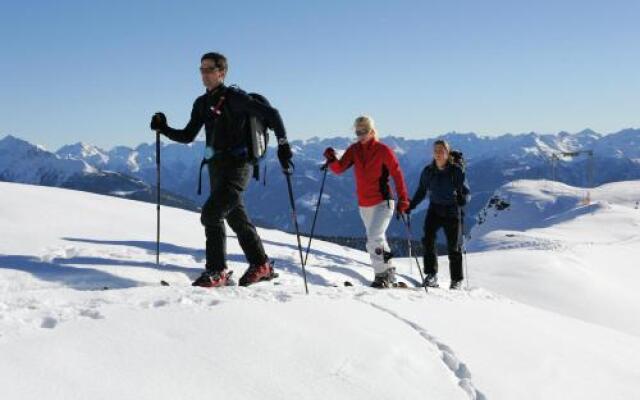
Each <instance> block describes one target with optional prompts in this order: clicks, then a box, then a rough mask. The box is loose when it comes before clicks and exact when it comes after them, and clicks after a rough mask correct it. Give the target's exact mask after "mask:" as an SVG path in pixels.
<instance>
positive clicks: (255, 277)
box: [240, 261, 278, 286]
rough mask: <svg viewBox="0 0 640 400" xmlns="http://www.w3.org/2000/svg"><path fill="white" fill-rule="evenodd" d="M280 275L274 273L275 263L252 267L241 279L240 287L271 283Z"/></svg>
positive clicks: (268, 262)
mask: <svg viewBox="0 0 640 400" xmlns="http://www.w3.org/2000/svg"><path fill="white" fill-rule="evenodd" d="M277 277H278V274H276V273H275V272H274V271H273V262H272V261H267V262H265V263H264V264H261V265H251V266H249V268H248V269H247V270H246V271H245V273H244V275H242V277H241V278H240V286H249V285H251V284H254V283H257V282H262V281H270V280H272V279H273V278H277Z"/></svg>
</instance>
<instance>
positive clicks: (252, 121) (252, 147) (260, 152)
mask: <svg viewBox="0 0 640 400" xmlns="http://www.w3.org/2000/svg"><path fill="white" fill-rule="evenodd" d="M249 97H251V98H252V99H253V100H255V101H258V102H260V103H262V104H264V105H267V106H271V104H270V103H269V100H267V99H266V97H264V96H263V95H261V94H258V93H249ZM269 129H271V127H270V126H269V125H268V124H267V121H265V120H264V119H262V118H260V117H259V116H257V115H251V114H249V116H248V117H247V121H246V127H245V132H246V135H247V138H246V139H247V140H246V142H247V156H248V158H249V162H250V163H251V164H253V177H254V179H255V180H257V181H259V180H260V162H261V161H262V160H264V159H265V157H266V156H267V150H268V148H269ZM266 175H267V165H266V164H265V166H264V184H265V185H266V184H267V178H266Z"/></svg>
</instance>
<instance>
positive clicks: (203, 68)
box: [200, 67, 219, 74]
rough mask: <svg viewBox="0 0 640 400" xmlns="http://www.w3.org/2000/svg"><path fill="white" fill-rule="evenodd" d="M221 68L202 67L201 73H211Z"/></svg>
mask: <svg viewBox="0 0 640 400" xmlns="http://www.w3.org/2000/svg"><path fill="white" fill-rule="evenodd" d="M218 69H219V68H218V67H200V73H201V74H210V73H212V72H215V71H217V70H218Z"/></svg>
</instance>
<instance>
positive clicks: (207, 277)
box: [191, 268, 233, 288]
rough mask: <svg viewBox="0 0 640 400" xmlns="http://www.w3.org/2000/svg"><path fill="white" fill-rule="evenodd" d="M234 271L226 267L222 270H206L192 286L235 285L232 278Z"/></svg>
mask: <svg viewBox="0 0 640 400" xmlns="http://www.w3.org/2000/svg"><path fill="white" fill-rule="evenodd" d="M231 274H233V271H229V270H227V269H226V268H225V269H223V270H222V271H204V272H203V273H202V275H200V277H199V278H198V279H196V280H195V281H194V282H193V283H192V284H191V286H199V287H206V288H214V287H223V286H231V285H233V280H232V279H231Z"/></svg>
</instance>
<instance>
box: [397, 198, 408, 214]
mask: <svg viewBox="0 0 640 400" xmlns="http://www.w3.org/2000/svg"><path fill="white" fill-rule="evenodd" d="M396 211H397V212H398V214H409V200H407V199H400V200H398V205H397V206H396Z"/></svg>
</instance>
